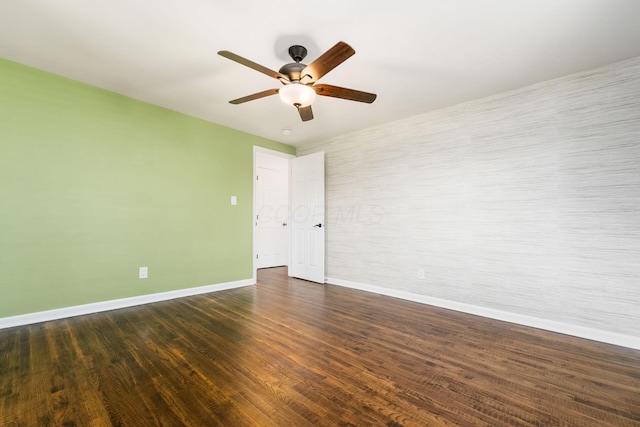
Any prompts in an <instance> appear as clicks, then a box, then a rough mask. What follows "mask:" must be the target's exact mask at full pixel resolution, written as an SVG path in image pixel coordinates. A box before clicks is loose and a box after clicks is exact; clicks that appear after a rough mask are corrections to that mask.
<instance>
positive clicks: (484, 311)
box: [326, 277, 640, 350]
mask: <svg viewBox="0 0 640 427" xmlns="http://www.w3.org/2000/svg"><path fill="white" fill-rule="evenodd" d="M326 283H329V284H332V285H338V286H343V287H347V288H352V289H358V290H361V291H367V292H373V293H376V294H381V295H387V296H390V297H395V298H401V299H405V300H409V301H413V302H418V303H421V304H427V305H433V306H436V307H441V308H446V309H449V310H455V311H460V312H463V313H468V314H474V315H476V316H482V317H488V318H490V319H496V320H501V321H504V322H509V323H515V324H518V325H523V326H530V327H533V328H538V329H544V330H547V331H552V332H558V333H561V334H565V335H572V336H574V337H579V338H585V339H589V340H593V341H599V342H603V343H607V344H613V345H619V346H622V347H628V348H633V349H636V350H640V337H633V336H630V335H624V334H619V333H616V332H608V331H603V330H600V329H593V328H587V327H584V326H576V325H570V324H567V323H562V322H557V321H554V320H546V319H540V318H537V317H532V316H526V315H522V314H517V313H511V312H508V311H502V310H496V309H492V308H486V307H480V306H477V305H471V304H465V303H460V302H455V301H449V300H444V299H439V298H432V297H428V296H426V295H419V294H414V293H411V292H405V291H397V290H394V289H388V288H382V287H379V286H373V285H367V284H363V283H356V282H350V281H348V280H342V279H336V278H331V277H327V279H326Z"/></svg>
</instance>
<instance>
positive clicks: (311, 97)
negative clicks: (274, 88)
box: [278, 82, 316, 108]
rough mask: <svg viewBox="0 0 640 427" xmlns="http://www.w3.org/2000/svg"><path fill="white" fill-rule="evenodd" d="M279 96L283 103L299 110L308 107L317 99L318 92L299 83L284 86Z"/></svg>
mask: <svg viewBox="0 0 640 427" xmlns="http://www.w3.org/2000/svg"><path fill="white" fill-rule="evenodd" d="M278 94H279V95H280V99H281V100H282V102H284V103H285V104H288V105H293V106H294V107H298V108H301V107H308V106H309V105H311V104H313V101H315V99H316V91H315V90H313V89H312V88H311V86H307V85H303V84H301V83H297V82H294V83H291V84H288V85H284V86H282V87H281V88H280V90H279V91H278Z"/></svg>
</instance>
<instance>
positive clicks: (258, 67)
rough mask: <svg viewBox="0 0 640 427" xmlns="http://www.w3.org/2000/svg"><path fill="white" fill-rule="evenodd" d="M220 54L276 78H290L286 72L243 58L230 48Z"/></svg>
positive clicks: (219, 53) (287, 79)
mask: <svg viewBox="0 0 640 427" xmlns="http://www.w3.org/2000/svg"><path fill="white" fill-rule="evenodd" d="M218 55H220V56H224V57H225V58H227V59H230V60H232V61H235V62H237V63H238V64H242V65H244V66H246V67H249V68H252V69H254V70H256V71H259V72H261V73H262V74H266V75H267V76H269V77H273V78H274V79H285V80H286V81H289V78H288V77H287V76H285V75H284V74H281V73H278V72H277V71H273V70H271V69H269V68H267V67H264V66H262V65H260V64H256V63H255V62H253V61H249V60H248V59H247V58H243V57H242V56H239V55H236V54H235V53H233V52H229V51H228V50H221V51H220V52H218Z"/></svg>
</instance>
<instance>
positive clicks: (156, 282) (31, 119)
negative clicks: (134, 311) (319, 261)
mask: <svg viewBox="0 0 640 427" xmlns="http://www.w3.org/2000/svg"><path fill="white" fill-rule="evenodd" d="M254 145H260V146H263V147H267V148H270V149H273V150H279V151H284V152H287V153H292V154H293V153H295V149H294V148H293V147H290V146H286V145H283V144H279V143H277V142H273V141H270V140H266V139H263V138H259V137H256V136H252V135H248V134H245V133H242V132H238V131H235V130H232V129H229V128H226V127H223V126H220V125H216V124H213V123H210V122H207V121H204V120H200V119H196V118H193V117H190V116H186V115H184V114H180V113H176V112H174V111H170V110H167V109H164V108H160V107H157V106H154V105H150V104H147V103H144V102H140V101H137V100H134V99H131V98H127V97H125V96H122V95H118V94H115V93H112V92H108V91H105V90H102V89H98V88H95V87H92V86H89V85H85V84H82V83H78V82H75V81H72V80H69V79H66V78H62V77H60V76H56V75H53V74H49V73H46V72H43V71H40V70H36V69H33V68H29V67H26V66H24V65H20V64H16V63H14V62H10V61H6V60H2V59H0V317H7V316H12V315H18V314H24V313H30V312H37V311H43V310H48V309H54V308H60V307H67V306H74V305H79V304H85V303H91V302H98V301H106V300H113V299H118V298H124V297H130V296H135V295H142V294H149V293H156V292H163V291H168V290H174V289H181V288H190V287H195V286H204V285H209V284H215V283H222V282H228V281H234V280H242V279H248V278H251V277H252V234H251V233H252V226H251V224H252V185H253V181H252V175H253V173H252V167H253V166H252V165H253V146H254ZM232 195H235V196H237V197H238V205H237V206H231V204H230V197H231V196H232ZM140 266H148V267H149V276H150V277H149V279H147V280H139V279H138V278H137V275H138V267H140Z"/></svg>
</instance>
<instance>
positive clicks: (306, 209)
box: [289, 152, 325, 283]
mask: <svg viewBox="0 0 640 427" xmlns="http://www.w3.org/2000/svg"><path fill="white" fill-rule="evenodd" d="M291 227H292V233H291V264H290V265H289V275H290V276H293V277H298V278H300V279H305V280H310V281H312V282H319V283H324V230H325V223H324V153H323V152H320V153H315V154H310V155H308V156H301V157H296V158H294V159H291Z"/></svg>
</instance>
